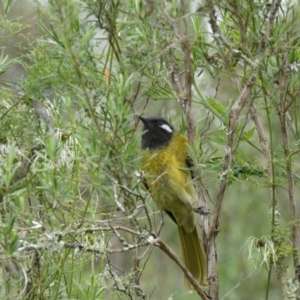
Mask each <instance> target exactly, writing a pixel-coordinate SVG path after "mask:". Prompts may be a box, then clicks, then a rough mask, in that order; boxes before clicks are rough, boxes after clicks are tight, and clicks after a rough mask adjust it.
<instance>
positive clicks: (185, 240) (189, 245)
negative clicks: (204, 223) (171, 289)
mask: <svg viewBox="0 0 300 300" xmlns="http://www.w3.org/2000/svg"><path fill="white" fill-rule="evenodd" d="M178 231H179V237H180V245H181V251H182V260H183V263H184V265H185V266H186V268H187V269H188V270H189V271H190V273H191V274H192V275H193V277H194V278H195V279H196V280H197V281H198V283H199V284H200V285H204V286H206V285H207V281H206V255H205V252H204V249H203V246H202V244H201V242H200V240H199V237H198V232H197V227H196V226H195V228H194V230H193V231H192V232H191V233H187V232H185V230H184V228H183V227H182V226H178ZM185 284H186V286H187V288H188V289H193V287H192V285H191V284H190V282H189V281H188V280H187V279H186V278H185Z"/></svg>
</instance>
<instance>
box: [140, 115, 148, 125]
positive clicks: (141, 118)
mask: <svg viewBox="0 0 300 300" xmlns="http://www.w3.org/2000/svg"><path fill="white" fill-rule="evenodd" d="M139 119H140V120H141V121H142V122H143V123H144V124H145V123H146V119H145V118H143V117H142V116H139Z"/></svg>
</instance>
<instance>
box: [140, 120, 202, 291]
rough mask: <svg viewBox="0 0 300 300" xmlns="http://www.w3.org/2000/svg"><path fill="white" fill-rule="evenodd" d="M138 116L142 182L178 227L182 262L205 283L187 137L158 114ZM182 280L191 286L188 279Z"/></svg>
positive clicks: (200, 281) (199, 280) (195, 196)
mask: <svg viewBox="0 0 300 300" xmlns="http://www.w3.org/2000/svg"><path fill="white" fill-rule="evenodd" d="M139 118H140V120H141V121H142V122H143V125H144V128H143V134H142V141H141V147H142V149H143V150H144V160H143V165H142V170H143V171H144V173H145V185H146V187H147V188H148V190H149V191H150V193H151V195H152V198H153V200H154V201H155V202H156V204H157V206H158V207H159V208H160V209H161V210H163V211H165V212H166V213H167V214H168V215H169V217H170V218H171V219H172V220H173V221H174V222H175V223H176V224H177V226H178V231H179V237H180V244H181V251H182V257H183V263H184V264H185V266H186V267H187V269H188V270H189V271H190V273H191V274H192V275H193V276H194V278H195V279H196V280H197V281H198V282H199V284H201V285H207V281H206V255H205V252H204V250H203V247H202V244H201V242H200V240H199V237H198V231H197V226H196V221H195V214H194V210H195V211H197V208H196V207H197V204H198V201H197V193H196V191H195V188H194V186H193V185H192V183H191V181H192V173H191V170H190V167H191V163H190V160H189V157H188V150H187V144H188V140H187V138H186V137H185V136H183V135H181V134H179V133H178V132H176V131H175V130H174V128H173V126H171V125H170V124H169V123H168V122H167V121H166V120H165V119H163V118H161V117H142V116H140V117H139ZM200 211H201V209H200ZM185 282H186V285H187V287H188V288H189V289H192V286H191V285H190V284H189V282H188V281H187V280H185Z"/></svg>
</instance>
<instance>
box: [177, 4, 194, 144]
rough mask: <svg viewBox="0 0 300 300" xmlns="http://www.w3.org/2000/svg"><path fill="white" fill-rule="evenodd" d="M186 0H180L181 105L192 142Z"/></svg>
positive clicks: (192, 125)
mask: <svg viewBox="0 0 300 300" xmlns="http://www.w3.org/2000/svg"><path fill="white" fill-rule="evenodd" d="M184 2H185V1H184V0H180V5H181V16H182V17H183V35H184V38H183V39H182V42H181V43H182V48H183V51H184V77H185V87H184V90H185V97H184V98H182V99H181V101H180V105H181V108H182V110H183V112H184V115H185V120H186V127H187V135H188V139H189V142H190V143H192V142H193V141H194V140H195V125H194V122H193V117H192V114H191V109H192V76H193V75H192V72H193V70H192V64H191V52H190V43H189V40H188V24H187V20H186V16H185V5H184Z"/></svg>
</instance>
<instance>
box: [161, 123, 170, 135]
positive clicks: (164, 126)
mask: <svg viewBox="0 0 300 300" xmlns="http://www.w3.org/2000/svg"><path fill="white" fill-rule="evenodd" d="M159 127H160V128H162V129H164V130H165V131H167V132H169V133H172V132H173V129H172V128H171V127H170V126H169V125H168V124H162V125H159Z"/></svg>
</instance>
